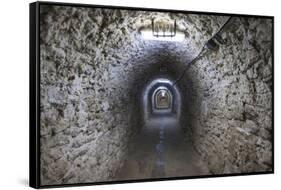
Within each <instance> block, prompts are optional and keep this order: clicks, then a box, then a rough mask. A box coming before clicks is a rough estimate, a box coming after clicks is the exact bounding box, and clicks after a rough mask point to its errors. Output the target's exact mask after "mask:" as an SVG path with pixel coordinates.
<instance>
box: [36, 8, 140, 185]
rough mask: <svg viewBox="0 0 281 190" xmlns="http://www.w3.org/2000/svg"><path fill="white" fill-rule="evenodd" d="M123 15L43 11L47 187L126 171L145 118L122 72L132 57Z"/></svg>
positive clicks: (43, 167)
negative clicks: (132, 140)
mask: <svg viewBox="0 0 281 190" xmlns="http://www.w3.org/2000/svg"><path fill="white" fill-rule="evenodd" d="M120 14H121V13H120V12H119V11H113V12H108V11H102V10H101V9H86V8H71V7H50V6H43V7H41V23H40V26H41V28H40V31H41V36H40V37H41V47H40V48H41V171H42V172H41V184H42V185H49V184H61V183H81V182H94V181H105V180H110V179H111V178H112V177H113V175H114V173H115V172H116V170H118V168H120V167H121V166H122V161H123V159H124V157H125V153H126V148H127V143H128V140H129V138H130V137H131V136H132V135H133V134H134V130H135V128H134V122H139V121H138V118H132V113H133V112H134V111H137V110H134V109H138V108H137V107H133V106H132V104H131V103H130V101H132V97H131V96H130V91H129V89H128V88H129V87H130V86H129V82H130V81H129V80H128V79H129V78H130V77H129V76H126V75H125V76H122V75H121V73H120V72H122V69H121V70H119V71H118V69H120V67H119V68H118V69H116V68H117V67H118V66H120V62H119V61H120V60H121V59H123V57H125V56H128V55H123V54H118V50H119V49H122V48H125V45H124V44H125V43H126V42H127V41H128V36H129V34H128V31H127V29H126V28H125V27H124V26H126V25H127V24H126V23H125V24H122V23H123V22H126V21H124V17H122V15H120ZM124 37H127V39H126V38H124ZM109 39H110V40H109ZM118 56H119V57H118ZM120 76H122V77H120ZM129 123H130V124H129Z"/></svg>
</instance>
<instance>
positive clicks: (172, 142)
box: [115, 116, 210, 180]
mask: <svg viewBox="0 0 281 190" xmlns="http://www.w3.org/2000/svg"><path fill="white" fill-rule="evenodd" d="M208 174H210V173H209V171H208V169H207V164H206V163H204V162H203V161H202V160H201V159H200V157H199V155H198V154H197V153H196V152H195V150H194V149H193V148H192V145H191V142H189V141H187V140H186V138H184V134H183V131H182V130H181V127H180V126H179V124H178V122H177V120H176V119H175V118H173V117H165V116H158V117H154V118H153V119H150V120H149V121H148V122H147V124H146V125H145V126H144V127H143V129H142V131H141V132H140V133H139V134H138V135H137V136H136V138H134V140H133V142H131V146H130V150H129V155H128V157H127V159H126V161H125V163H124V165H123V167H122V168H121V170H120V171H119V172H118V173H117V174H116V176H115V180H127V179H148V178H165V177H180V176H199V175H208Z"/></svg>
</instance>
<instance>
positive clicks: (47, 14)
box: [40, 5, 273, 185]
mask: <svg viewBox="0 0 281 190" xmlns="http://www.w3.org/2000/svg"><path fill="white" fill-rule="evenodd" d="M152 22H153V26H154V27H155V31H156V36H153V35H152V34H153V33H151V32H152V31H151V30H152V29H153V28H151V23H152ZM163 30H164V31H166V36H165V35H164V34H162V33H163ZM271 30H272V23H271V20H270V19H266V18H252V17H239V16H228V15H225V16H222V15H211V14H208V15H207V14H191V13H172V12H153V11H152V12H151V11H144V10H139V11H132V10H123V9H101V8H87V7H68V6H58V5H56V6H50V5H41V7H40V60H41V64H40V69H41V74H40V78H41V80H40V89H41V97H40V100H41V103H40V109H41V115H40V121H41V127H40V142H41V145H40V152H41V157H40V164H41V165H40V168H41V171H42V172H41V176H40V180H41V183H42V184H43V185H50V184H73V183H87V182H99V181H122V180H128V179H151V178H169V177H183V176H204V175H211V174H230V173H251V172H263V171H271V170H272V143H271V142H272V123H271V122H272V121H271V118H272V99H271V98H272V88H273V87H272V49H271V47H272V36H271V34H272V31H271ZM174 34H175V35H174ZM173 35H174V36H173Z"/></svg>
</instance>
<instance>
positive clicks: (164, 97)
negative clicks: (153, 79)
mask: <svg viewBox="0 0 281 190" xmlns="http://www.w3.org/2000/svg"><path fill="white" fill-rule="evenodd" d="M154 101H155V108H156V109H169V108H171V94H170V92H169V91H168V90H167V89H163V88H160V89H158V90H157V91H156V93H155V95H154Z"/></svg>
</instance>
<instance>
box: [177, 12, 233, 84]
mask: <svg viewBox="0 0 281 190" xmlns="http://www.w3.org/2000/svg"><path fill="white" fill-rule="evenodd" d="M231 18H232V17H229V18H228V19H227V21H225V23H224V24H223V25H222V26H221V27H220V29H219V30H218V31H217V32H216V33H215V34H214V35H213V36H212V37H211V38H210V39H209V40H208V41H207V42H205V43H204V45H203V47H202V48H201V50H200V52H199V53H198V54H197V56H196V57H195V58H194V59H193V60H192V61H190V62H189V63H188V64H187V66H186V67H185V69H184V70H183V72H182V74H181V75H180V77H178V78H177V79H176V80H175V82H174V83H173V86H174V85H176V84H177V83H178V82H179V81H180V80H181V79H182V78H183V77H184V75H185V73H186V71H187V70H188V69H189V67H190V66H191V65H192V64H194V63H195V62H196V61H197V60H198V59H199V58H200V56H202V55H201V54H202V53H203V51H204V50H208V49H211V48H210V47H209V46H210V45H211V46H212V44H211V43H215V42H214V41H213V39H214V38H218V34H219V33H220V32H221V31H222V29H223V28H224V27H225V26H226V25H227V24H228V23H229V21H230V20H231ZM218 41H219V40H218ZM206 47H207V48H206Z"/></svg>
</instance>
